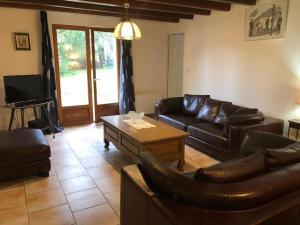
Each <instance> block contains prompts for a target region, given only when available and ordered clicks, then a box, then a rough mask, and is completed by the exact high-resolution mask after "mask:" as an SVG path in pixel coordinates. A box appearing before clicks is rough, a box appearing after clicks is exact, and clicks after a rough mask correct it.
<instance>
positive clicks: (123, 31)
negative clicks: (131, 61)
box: [114, 20, 142, 40]
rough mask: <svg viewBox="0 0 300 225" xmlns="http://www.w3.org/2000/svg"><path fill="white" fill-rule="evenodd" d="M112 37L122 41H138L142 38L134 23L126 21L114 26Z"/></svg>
mask: <svg viewBox="0 0 300 225" xmlns="http://www.w3.org/2000/svg"><path fill="white" fill-rule="evenodd" d="M114 37H115V38H116V39H123V40H139V39H141V38H142V34H141V31H140V28H139V27H138V26H137V25H136V24H135V23H134V22H131V21H129V20H126V21H122V22H120V23H119V24H118V25H117V26H116V28H115V32H114Z"/></svg>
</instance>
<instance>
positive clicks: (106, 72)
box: [91, 28, 120, 122]
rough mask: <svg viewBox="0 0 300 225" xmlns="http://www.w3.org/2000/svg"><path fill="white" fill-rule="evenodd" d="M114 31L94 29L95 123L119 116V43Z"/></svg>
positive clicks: (92, 35)
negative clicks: (102, 118)
mask: <svg viewBox="0 0 300 225" xmlns="http://www.w3.org/2000/svg"><path fill="white" fill-rule="evenodd" d="M113 31H114V30H113V29H95V28H93V29H92V32H91V40H92V43H91V45H92V64H93V82H94V85H93V87H94V98H93V99H94V109H95V121H96V122H100V121H101V119H100V117H101V116H110V115H117V114H119V76H118V74H119V63H120V60H119V42H118V41H116V40H115V39H114V37H113Z"/></svg>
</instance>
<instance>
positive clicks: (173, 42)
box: [167, 33, 184, 98]
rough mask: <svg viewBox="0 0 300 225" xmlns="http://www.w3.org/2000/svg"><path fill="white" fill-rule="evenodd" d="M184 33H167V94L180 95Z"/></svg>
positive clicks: (171, 95)
mask: <svg viewBox="0 0 300 225" xmlns="http://www.w3.org/2000/svg"><path fill="white" fill-rule="evenodd" d="M183 56H184V33H177V34H170V35H169V62H168V64H169V65H168V67H169V68H168V77H167V95H168V98H170V97H179V96H182V94H183V93H182V83H183Z"/></svg>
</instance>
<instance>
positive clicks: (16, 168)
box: [0, 129, 51, 181]
mask: <svg viewBox="0 0 300 225" xmlns="http://www.w3.org/2000/svg"><path fill="white" fill-rule="evenodd" d="M0 143H1V144H0V181H1V180H7V179H14V178H19V177H26V176H33V175H39V176H49V171H50V167H51V164H50V160H49V157H50V154H51V153H50V146H49V144H48V142H47V140H46V138H45V136H44V134H43V133H42V131H41V130H37V129H20V130H14V131H1V132H0Z"/></svg>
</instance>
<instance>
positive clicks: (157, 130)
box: [101, 115, 188, 170]
mask: <svg viewBox="0 0 300 225" xmlns="http://www.w3.org/2000/svg"><path fill="white" fill-rule="evenodd" d="M101 119H102V120H103V121H104V142H105V148H107V149H108V148H109V142H112V143H113V144H114V145H115V146H116V147H117V148H118V149H119V150H120V151H122V152H124V153H125V154H126V155H128V156H129V157H130V158H131V159H132V160H133V161H134V162H137V160H138V155H139V153H140V152H143V151H149V152H151V153H152V154H153V155H155V156H156V157H158V158H159V159H160V160H162V161H164V162H175V161H178V164H177V168H178V170H183V166H184V164H185V160H184V146H185V138H186V137H187V136H188V133H186V132H184V131H181V130H179V129H176V128H174V127H171V126H169V125H167V124H165V123H162V122H159V121H156V120H154V119H151V118H149V117H147V116H145V117H144V118H143V120H145V121H147V122H149V123H151V124H153V125H155V126H156V127H153V128H146V129H141V130H138V129H136V128H134V127H132V126H130V125H128V124H127V123H125V122H124V120H125V119H126V118H125V116H124V115H118V116H106V117H101Z"/></svg>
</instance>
